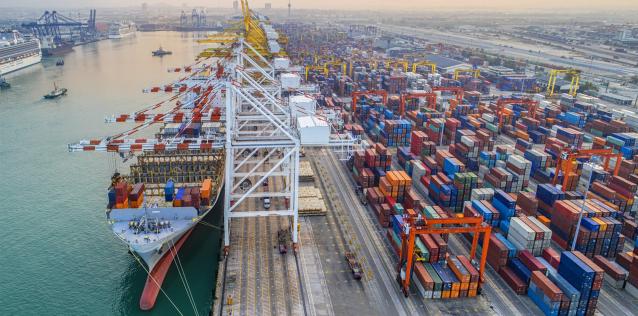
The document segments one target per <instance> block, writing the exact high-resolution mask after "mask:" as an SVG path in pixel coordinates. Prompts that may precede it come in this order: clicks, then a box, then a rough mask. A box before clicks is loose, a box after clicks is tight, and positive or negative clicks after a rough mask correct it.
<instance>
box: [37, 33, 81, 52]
mask: <svg viewBox="0 0 638 316" xmlns="http://www.w3.org/2000/svg"><path fill="white" fill-rule="evenodd" d="M41 40H42V55H43V56H44V57H51V56H60V55H64V54H66V53H68V52H71V51H73V45H75V43H74V42H73V41H72V40H68V39H67V40H63V39H60V38H58V37H54V36H43V37H42V38H41Z"/></svg>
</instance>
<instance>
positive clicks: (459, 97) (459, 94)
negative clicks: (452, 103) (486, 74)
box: [432, 87, 465, 104]
mask: <svg viewBox="0 0 638 316" xmlns="http://www.w3.org/2000/svg"><path fill="white" fill-rule="evenodd" d="M435 91H451V92H453V93H454V97H455V98H456V100H457V101H459V104H461V103H462V102H463V93H464V92H465V91H464V90H463V88H461V87H432V92H435Z"/></svg>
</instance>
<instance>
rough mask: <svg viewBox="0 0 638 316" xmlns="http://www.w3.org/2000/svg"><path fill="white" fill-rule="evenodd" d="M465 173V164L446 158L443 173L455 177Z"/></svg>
mask: <svg viewBox="0 0 638 316" xmlns="http://www.w3.org/2000/svg"><path fill="white" fill-rule="evenodd" d="M463 171H465V164H464V163H462V162H461V161H459V160H458V159H456V158H454V157H446V158H444V159H443V172H444V173H445V174H446V175H447V176H449V177H452V178H453V177H454V175H455V174H457V173H461V172H463Z"/></svg>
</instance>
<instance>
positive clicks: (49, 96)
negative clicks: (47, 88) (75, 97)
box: [44, 82, 67, 99]
mask: <svg viewBox="0 0 638 316" xmlns="http://www.w3.org/2000/svg"><path fill="white" fill-rule="evenodd" d="M66 91H67V89H66V88H58V86H57V85H56V84H55V82H54V83H53V91H51V92H49V93H47V94H45V95H44V98H45V99H55V98H57V97H60V96H63V95H65V94H66Z"/></svg>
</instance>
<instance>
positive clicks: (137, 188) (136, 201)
mask: <svg viewBox="0 0 638 316" xmlns="http://www.w3.org/2000/svg"><path fill="white" fill-rule="evenodd" d="M128 201H129V206H130V207H131V208H138V207H140V206H142V203H143V202H144V183H136V184H134V185H133V189H131V192H129V193H128Z"/></svg>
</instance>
